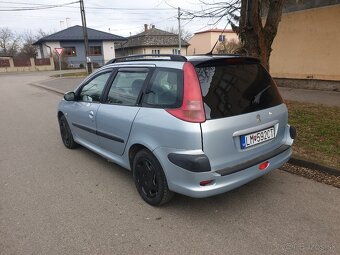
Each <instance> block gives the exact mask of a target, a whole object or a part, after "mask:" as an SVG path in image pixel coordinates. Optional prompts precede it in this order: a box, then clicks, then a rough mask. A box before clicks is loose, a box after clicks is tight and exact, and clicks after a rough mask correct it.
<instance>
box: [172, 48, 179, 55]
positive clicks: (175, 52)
mask: <svg viewBox="0 0 340 255" xmlns="http://www.w3.org/2000/svg"><path fill="white" fill-rule="evenodd" d="M172 54H174V55H180V54H181V51H180V50H179V49H172Z"/></svg>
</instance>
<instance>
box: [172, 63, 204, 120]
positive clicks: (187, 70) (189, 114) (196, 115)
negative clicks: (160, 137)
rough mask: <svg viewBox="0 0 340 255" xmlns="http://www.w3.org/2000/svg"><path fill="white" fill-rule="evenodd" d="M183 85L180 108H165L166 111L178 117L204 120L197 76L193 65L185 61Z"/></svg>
mask: <svg viewBox="0 0 340 255" xmlns="http://www.w3.org/2000/svg"><path fill="white" fill-rule="evenodd" d="M183 72H184V86H183V101H182V105H181V107H180V108H176V109H167V110H166V111H167V112H168V113H170V114H171V115H173V116H175V117H176V118H178V119H181V120H184V121H188V122H195V123H202V122H204V121H205V112H204V108H203V99H202V93H201V88H200V84H199V81H198V77H197V74H196V71H195V68H194V66H193V65H192V64H191V63H189V62H186V63H184V67H183Z"/></svg>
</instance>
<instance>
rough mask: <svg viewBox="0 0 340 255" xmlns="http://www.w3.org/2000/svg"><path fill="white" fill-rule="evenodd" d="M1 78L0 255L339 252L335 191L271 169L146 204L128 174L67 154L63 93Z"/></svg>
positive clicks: (23, 78) (24, 79) (89, 156)
mask: <svg viewBox="0 0 340 255" xmlns="http://www.w3.org/2000/svg"><path fill="white" fill-rule="evenodd" d="M39 79H44V76H40V77H37V76H32V75H30V74H27V75H24V74H23V75H12V76H8V75H2V76H1V80H0V91H1V93H0V101H1V102H2V107H1V110H0V111H1V115H0V116H1V122H0V144H1V147H0V254H1V255H3V254H6V255H7V254H25V255H26V254H49V255H53V254H63V255H64V254H261V255H263V254H271V255H272V254H340V217H339V215H340V190H339V189H336V188H334V187H332V186H327V185H325V184H321V183H317V182H314V181H312V180H308V179H305V178H302V177H298V176H295V175H291V174H289V173H287V172H284V171H281V170H275V171H273V172H271V173H269V174H268V175H266V176H264V177H263V178H260V179H258V180H256V181H253V182H251V183H249V184H248V185H246V186H243V187H241V188H239V189H237V190H234V191H231V192H229V193H226V194H223V195H220V196H217V197H212V198H207V199H192V198H187V197H184V196H180V195H177V196H176V197H175V198H174V199H173V200H172V202H171V203H170V204H168V205H166V206H164V207H160V208H154V207H151V206H149V205H147V204H145V203H144V202H143V201H142V200H141V199H140V198H139V195H138V193H137V191H136V189H135V188H134V184H133V181H132V176H131V174H130V173H129V172H127V171H125V170H124V169H122V168H120V167H118V166H117V165H115V164H112V163H108V162H107V161H106V160H104V159H103V158H101V157H100V156H97V155H95V154H94V153H92V152H90V151H88V150H86V149H84V148H79V149H77V150H67V149H65V148H64V146H63V144H62V142H61V140H60V138H59V131H58V126H57V119H56V106H57V103H58V101H59V100H60V95H58V94H56V93H52V92H49V91H46V90H43V89H41V88H37V87H34V86H30V85H27V83H28V82H33V81H37V80H39Z"/></svg>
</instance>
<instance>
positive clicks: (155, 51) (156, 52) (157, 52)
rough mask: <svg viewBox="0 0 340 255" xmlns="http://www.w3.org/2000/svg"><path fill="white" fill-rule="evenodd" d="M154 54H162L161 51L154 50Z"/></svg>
mask: <svg viewBox="0 0 340 255" xmlns="http://www.w3.org/2000/svg"><path fill="white" fill-rule="evenodd" d="M152 54H156V55H158V54H161V51H160V50H152Z"/></svg>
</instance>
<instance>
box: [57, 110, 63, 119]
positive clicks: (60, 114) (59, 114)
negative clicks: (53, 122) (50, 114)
mask: <svg viewBox="0 0 340 255" xmlns="http://www.w3.org/2000/svg"><path fill="white" fill-rule="evenodd" d="M63 115H64V113H63V112H62V111H58V120H60V118H61V116H63Z"/></svg>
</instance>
